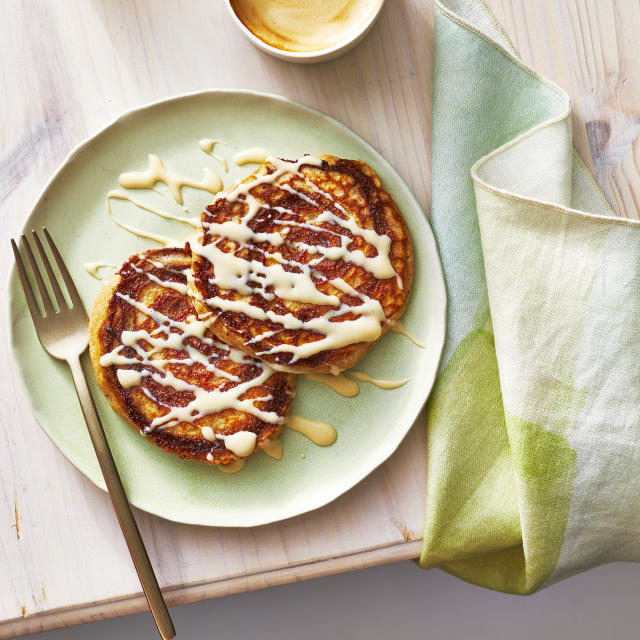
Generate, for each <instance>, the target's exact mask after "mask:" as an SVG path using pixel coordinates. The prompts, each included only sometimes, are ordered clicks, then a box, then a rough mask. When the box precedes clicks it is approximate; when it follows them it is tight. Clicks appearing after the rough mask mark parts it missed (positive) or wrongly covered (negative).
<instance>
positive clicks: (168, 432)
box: [89, 248, 295, 464]
mask: <svg viewBox="0 0 640 640" xmlns="http://www.w3.org/2000/svg"><path fill="white" fill-rule="evenodd" d="M190 267H191V253H190V251H187V250H185V249H177V248H175V249H174V248H171V249H155V250H152V251H147V252H145V253H142V254H139V255H134V256H132V257H131V258H129V260H128V261H127V262H125V263H124V265H123V266H122V268H121V269H120V271H119V272H118V273H117V274H115V275H114V277H113V278H112V280H111V281H110V282H109V283H108V284H106V285H105V286H103V288H102V290H101V292H100V294H99V295H98V298H97V300H96V302H95V306H94V308H93V311H92V314H91V319H90V323H89V347H90V353H91V362H92V364H93V368H94V371H95V374H96V378H97V380H98V384H99V385H100V388H101V389H102V391H103V393H104V394H105V395H106V397H107V398H108V399H109V402H110V403H111V405H112V406H113V408H114V409H115V410H116V412H117V413H119V414H120V415H121V416H122V417H123V418H124V419H125V420H127V421H128V422H129V423H130V424H131V425H132V426H134V427H135V428H136V429H138V430H139V431H140V432H141V433H142V434H143V435H144V436H145V437H146V438H148V439H149V440H151V441H152V442H153V443H155V444H156V445H158V446H159V447H162V449H164V450H165V451H170V452H172V453H176V454H177V455H179V456H180V457H181V458H193V459H197V460H202V461H205V462H210V463H216V464H217V463H223V464H224V463H228V462H231V461H233V460H237V459H239V458H242V457H246V456H247V455H251V453H252V452H253V450H255V451H257V450H258V449H259V448H260V447H261V446H262V445H263V444H264V443H265V442H266V441H267V440H269V439H273V438H275V437H277V436H278V434H279V433H280V431H281V429H282V427H283V422H284V416H285V415H286V414H287V412H288V410H289V406H290V404H291V400H292V397H293V388H294V385H295V376H293V375H291V374H286V373H282V372H276V371H274V370H273V369H271V368H270V367H268V366H266V365H264V364H263V363H261V362H259V361H258V360H255V359H253V358H250V357H248V356H247V355H246V354H244V353H242V352H241V351H238V350H237V349H233V348H230V347H228V346H227V345H225V344H222V343H221V342H220V341H219V340H217V339H216V338H215V336H214V335H213V334H212V333H211V332H210V331H209V329H208V328H207V326H206V324H207V323H206V321H204V322H203V321H201V320H198V318H197V314H196V310H195V308H194V307H193V303H192V301H191V299H190V298H189V297H188V295H187V294H186V283H187V272H188V271H189V270H190ZM136 332H137V333H136ZM234 434H236V435H235V436H234ZM253 434H255V435H253ZM205 436H208V437H205ZM231 436H233V437H231ZM254 442H255V449H253V446H252V445H253V443H254Z"/></svg>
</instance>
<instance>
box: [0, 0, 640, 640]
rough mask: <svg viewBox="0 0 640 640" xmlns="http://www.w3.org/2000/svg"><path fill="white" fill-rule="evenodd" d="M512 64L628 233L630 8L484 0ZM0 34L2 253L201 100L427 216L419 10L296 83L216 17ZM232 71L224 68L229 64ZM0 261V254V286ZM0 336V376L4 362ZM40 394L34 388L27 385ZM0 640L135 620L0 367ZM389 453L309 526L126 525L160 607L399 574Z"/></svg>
mask: <svg viewBox="0 0 640 640" xmlns="http://www.w3.org/2000/svg"><path fill="white" fill-rule="evenodd" d="M488 4H489V6H490V8H491V9H492V10H493V11H494V12H495V14H496V16H497V18H498V19H499V20H500V21H501V22H502V24H503V26H504V27H505V29H506V31H507V33H508V34H509V35H510V37H511V38H512V39H513V42H514V44H515V46H516V47H517V49H518V50H519V51H520V53H521V55H522V57H523V59H524V60H525V61H526V62H527V63H529V64H531V65H532V66H533V67H534V68H536V69H537V70H538V71H540V72H541V73H543V74H544V75H546V76H548V77H550V78H551V79H553V80H555V81H556V82H558V83H559V84H560V85H562V86H563V87H564V88H565V89H566V90H567V91H568V92H569V94H570V95H571V97H572V99H573V102H574V105H575V109H576V111H575V118H574V133H575V142H576V146H577V148H578V150H579V152H580V153H581V155H582V156H583V158H585V160H586V161H587V163H588V164H589V166H590V167H591V168H592V169H593V170H594V172H595V175H596V178H597V180H598V181H599V183H600V184H601V185H602V187H603V189H604V191H605V193H606V194H607V195H608V196H609V197H610V199H611V202H612V204H613V206H614V209H615V210H616V211H617V212H618V213H619V214H620V215H624V216H628V217H636V218H637V217H640V214H639V207H638V203H639V202H640V171H639V166H640V150H639V149H638V145H639V144H640V143H638V140H637V130H638V122H639V117H640V69H639V68H638V67H637V65H636V62H635V54H636V49H637V44H636V43H637V29H636V26H637V25H638V24H640V6H639V5H638V3H637V2H632V1H631V0H629V1H627V2H623V1H621V0H619V1H618V2H614V0H569V1H566V0H544V1H543V0H540V1H538V0H535V1H533V2H531V1H529V0H489V2H488ZM3 17H4V20H3V21H2V25H1V26H0V30H1V35H2V37H1V38H0V80H1V82H2V85H1V86H2V89H3V91H2V95H3V98H4V100H3V109H2V116H0V208H1V210H0V233H1V236H2V239H1V242H3V243H4V246H5V247H7V248H8V243H7V239H8V237H9V236H15V235H16V234H17V233H18V231H19V229H20V226H21V224H22V220H23V219H24V216H25V215H26V213H27V212H28V210H29V208H30V207H31V206H32V204H33V202H34V201H35V198H36V196H37V194H38V193H39V191H40V190H41V189H42V187H43V186H44V184H45V182H46V180H47V179H48V178H49V176H50V175H51V174H52V173H53V171H54V170H55V168H56V167H57V166H58V165H59V163H60V162H61V161H62V160H63V159H64V157H65V156H66V154H67V153H68V152H69V151H70V150H71V149H72V148H73V147H74V146H75V145H76V144H78V143H79V142H80V141H82V139H84V138H85V137H86V136H87V135H89V134H90V133H91V132H93V131H94V130H96V129H97V128H99V127H102V126H103V125H104V124H105V123H106V122H107V121H109V120H110V119H112V118H113V117H115V116H116V115H118V114H119V113H121V112H122V111H124V110H126V109H128V108H130V107H133V106H137V105H139V104H142V103H145V102H148V101H151V100H154V99H158V98H161V97H164V96H167V95H171V94H176V93H182V92H187V91H193V90H197V89H203V88H207V87H230V88H235V87H239V88H251V89H259V90H264V91H270V92H273V93H278V94H282V95H285V96H287V97H290V98H293V99H295V100H299V101H301V102H304V103H306V104H309V105H312V106H314V107H317V108H319V109H322V110H323V111H326V112H328V113H329V114H331V115H332V116H334V117H336V118H338V119H339V120H341V121H343V122H345V123H346V124H347V125H349V126H350V127H352V128H353V129H354V130H356V131H357V132H358V133H360V134H361V135H362V136H363V137H364V138H365V139H366V140H368V141H369V142H371V143H372V144H373V145H374V146H375V147H376V148H377V149H379V150H380V151H381V152H382V153H383V154H384V155H385V156H386V157H387V159H388V160H389V161H390V162H391V164H392V165H393V166H394V167H395V168H396V169H397V170H398V172H399V173H400V174H401V175H402V176H403V177H404V178H405V180H406V181H407V182H408V184H409V185H410V187H411V188H412V190H413V191H414V193H415V194H416V196H417V198H418V200H419V202H420V203H421V205H422V206H423V207H424V208H425V210H426V209H427V207H428V202H429V184H430V158H429V153H430V144H429V143H430V122H431V106H430V105H431V95H430V94H431V59H432V40H433V26H432V17H433V13H432V6H431V3H430V2H425V1H424V0H389V2H387V6H386V7H385V9H384V11H383V14H382V16H381V18H380V20H379V22H378V23H377V24H376V26H375V27H374V29H373V31H372V32H371V34H370V35H369V36H368V37H367V38H366V40H365V41H364V42H363V43H362V44H361V45H359V46H358V47H357V48H356V49H355V50H353V51H352V52H351V53H349V54H347V55H346V56H344V57H343V58H340V59H338V60H335V61H332V62H328V63H324V64H321V65H317V66H296V65H292V64H290V63H286V62H282V61H278V60H275V59H272V58H270V57H269V56H268V55H266V54H264V53H262V52H260V51H258V50H256V49H254V48H253V47H252V45H251V44H250V43H249V42H248V41H246V40H245V39H244V37H243V36H242V35H241V34H240V33H239V32H238V31H237V29H236V28H235V26H234V24H233V22H232V21H231V19H230V17H229V16H228V15H227V13H226V9H225V7H224V6H223V3H222V2H221V1H219V0H182V1H181V2H176V1H174V0H135V1H134V0H110V1H109V2H103V1H102V0H60V1H58V2H49V1H48V0H30V1H29V2H24V3H22V2H19V1H18V0H9V1H8V2H6V3H5V4H4V5H3ZM229 61H233V64H229ZM9 264H10V261H9V253H8V251H3V252H0V267H1V268H2V270H3V272H4V273H7V271H8V267H9ZM2 333H3V336H4V337H5V339H4V340H2V342H1V344H0V349H1V352H0V358H2V361H3V362H5V363H10V362H11V360H10V356H9V351H8V346H7V339H6V327H4V326H3V327H2ZM46 383H47V381H43V384H46ZM0 389H2V398H3V402H2V403H1V405H0V421H1V425H2V426H1V427H0V498H1V499H0V637H11V636H15V635H17V634H21V633H27V632H33V631H40V630H45V629H51V628H54V627H56V626H64V625H70V624H77V623H79V622H85V621H90V620H95V619H99V618H103V617H109V616H114V615H122V614H126V613H133V612H135V611H140V610H143V609H144V601H143V599H142V597H141V596H140V588H139V585H138V582H137V579H136V576H135V573H134V570H133V568H132V566H131V563H130V560H129V557H128V554H127V551H126V548H125V546H124V543H123V540H122V538H121V536H120V533H119V530H118V525H117V523H116V521H115V518H114V515H113V512H112V509H111V506H110V504H109V502H108V498H107V497H106V495H105V494H103V493H102V492H101V491H99V490H98V489H96V488H95V487H94V486H93V485H92V484H90V483H89V482H88V481H87V480H86V479H85V478H84V477H83V476H82V475H81V474H80V473H78V472H77V471H76V470H75V469H74V468H73V467H72V466H71V465H70V464H69V463H68V462H67V461H66V460H65V459H64V458H63V457H62V455H60V453H59V452H58V451H57V450H56V449H55V448H54V447H53V445H52V444H51V443H50V442H49V440H48V439H47V437H46V436H45V435H44V433H43V432H42V431H41V430H40V428H39V427H38V425H37V424H36V422H35V420H34V419H33V417H32V415H31V411H30V409H29V406H28V403H27V401H26V398H25V395H24V392H23V390H22V388H21V386H20V384H19V380H18V376H17V372H16V370H15V367H14V366H13V364H11V365H10V366H3V367H2V368H0ZM418 422H419V423H420V424H418V425H417V427H416V428H414V429H413V430H412V431H411V433H410V435H409V436H408V437H407V439H406V440H405V442H404V443H403V445H402V446H401V448H400V450H399V451H398V453H397V454H395V455H394V456H393V458H392V459H391V460H390V461H389V462H388V463H387V464H385V465H383V467H382V468H380V469H379V470H378V471H376V472H375V473H374V474H372V475H371V476H370V477H369V478H367V479H366V480H365V481H364V482H362V483H361V484H360V485H358V486H357V487H356V488H355V489H354V490H353V491H351V492H350V493H349V494H347V495H346V496H344V497H342V498H340V499H339V500H337V501H336V502H335V503H333V504H332V505H329V506H327V507H325V508H323V509H320V510H319V511H316V512H314V513H311V514H308V515H305V516H301V517H298V518H295V519H293V520H290V521H287V522H283V523H280V524H275V525H269V526H266V527H259V528H256V529H252V530H238V529H229V530H223V529H214V528H204V527H192V526H186V525H181V524H176V523H171V522H167V521H164V520H160V519H158V518H155V517H153V516H149V515H147V514H144V513H140V512H138V518H139V523H140V528H141V530H142V534H143V537H144V539H145V541H146V542H147V545H148V549H149V552H150V555H151V558H152V561H153V563H154V566H155V567H156V568H157V572H158V576H159V580H160V583H161V585H162V586H163V587H165V588H166V590H167V593H168V600H169V603H170V604H178V603H184V602H191V601H194V600H200V599H204V598H209V597H214V596H221V595H225V594H228V593H235V592H239V591H245V590H248V589H258V588H263V587H267V586H271V585H274V584H281V583H284V582H290V581H294V580H303V579H307V578H311V577H317V576H320V575H326V574H328V573H335V572H338V571H346V570H349V569H354V568H359V567H364V566H369V565H372V564H379V563H382V562H390V561H395V560H400V559H403V558H410V557H415V556H416V555H417V554H418V552H419V546H420V542H419V540H420V537H421V532H422V523H423V513H424V507H423V500H424V459H425V457H424V428H423V426H422V419H421V420H419V421H418Z"/></svg>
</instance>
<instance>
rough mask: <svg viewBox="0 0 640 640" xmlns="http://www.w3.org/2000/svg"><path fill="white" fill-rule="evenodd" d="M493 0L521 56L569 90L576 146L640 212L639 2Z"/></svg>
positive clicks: (619, 205)
mask: <svg viewBox="0 0 640 640" xmlns="http://www.w3.org/2000/svg"><path fill="white" fill-rule="evenodd" d="M487 4H488V5H489V7H490V8H491V10H492V11H493V13H494V15H495V16H496V18H497V19H498V20H499V21H500V23H501V24H502V26H503V27H504V28H505V30H506V31H507V33H508V34H509V37H510V38H511V40H512V42H513V44H514V45H515V47H516V49H517V50H518V52H519V54H520V56H521V58H522V59H523V60H524V61H525V62H526V63H527V64H529V65H531V66H532V67H533V68H534V69H535V70H536V71H538V72H539V73H541V74H542V75H544V76H546V77H548V78H550V79H552V80H553V81H554V82H556V83H558V84H559V85H560V86H561V87H562V88H563V89H565V91H567V92H568V93H569V96H570V97H571V101H572V107H573V136H574V144H575V146H576V149H577V150H578V153H579V154H580V156H581V157H582V159H583V160H584V161H585V162H586V164H587V166H588V167H589V169H590V170H591V171H592V173H593V175H594V177H595V178H596V180H597V182H598V184H599V185H600V186H601V187H602V190H603V191H604V193H605V195H606V196H607V199H608V200H609V202H610V203H611V206H612V207H613V210H614V211H615V212H616V213H617V214H618V215H620V216H623V217H626V218H636V219H637V218H640V138H639V136H638V134H639V133H640V67H639V66H638V64H637V54H638V33H637V29H638V26H639V25H640V2H637V1H634V0H618V2H615V1H613V0H604V1H600V0H570V1H569V2H567V1H566V0H535V1H534V2H530V1H529V0H488V2H487ZM545 34H547V35H546V36H545Z"/></svg>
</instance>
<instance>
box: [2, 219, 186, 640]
mask: <svg viewBox="0 0 640 640" xmlns="http://www.w3.org/2000/svg"><path fill="white" fill-rule="evenodd" d="M42 231H43V232H44V235H45V237H46V239H47V243H48V244H49V248H50V250H51V255H52V256H53V258H54V260H55V262H56V265H57V266H58V270H59V271H60V275H61V276H62V280H63V281H64V284H65V286H66V289H67V293H68V294H69V298H70V299H71V306H68V305H67V302H66V300H65V298H64V295H63V293H62V290H61V288H60V284H59V283H58V280H57V278H56V276H55V275H54V272H53V269H52V267H51V263H50V262H49V258H48V257H47V254H46V252H45V250H44V247H43V245H42V242H41V241H40V238H39V237H38V234H37V233H36V232H35V230H32V231H31V233H32V234H33V240H34V242H35V245H36V247H37V248H38V253H39V254H40V258H41V260H42V264H43V265H44V269H45V271H46V274H47V277H48V280H49V284H50V286H51V289H52V291H53V293H54V296H55V299H56V302H57V305H58V309H59V310H58V311H56V310H55V309H54V307H53V303H52V301H51V297H50V296H49V293H48V291H47V288H46V286H45V283H44V280H43V277H42V274H41V272H40V270H39V268H38V264H37V262H36V260H35V257H34V255H33V251H32V250H31V247H30V246H29V242H28V240H27V238H26V237H25V235H24V234H23V235H22V242H23V244H24V248H25V251H26V254H27V257H28V259H29V263H30V264H31V269H32V271H33V276H34V278H35V281H36V284H37V286H38V290H39V291H40V297H41V299H42V305H43V307H44V314H41V313H40V310H39V309H38V303H37V301H36V297H35V295H34V292H33V290H32V289H31V285H30V284H29V280H28V278H27V272H26V270H25V268H24V263H23V262H22V258H21V257H20V253H19V252H18V247H17V246H16V243H15V242H14V241H13V239H12V240H11V247H12V248H13V253H14V255H15V258H16V264H17V267H18V275H19V276H20V282H21V284H22V288H23V290H24V295H25V298H26V299H27V304H28V306H29V311H30V312H31V317H32V318H33V324H34V325H35V327H36V334H37V335H38V339H39V340H40V344H41V345H42V346H43V347H44V349H45V351H47V353H49V354H50V355H52V356H53V357H54V358H57V359H58V360H65V361H66V362H67V364H68V365H69V368H70V369H71V375H72V376H73V383H74V384H75V387H76V392H77V394H78V399H79V400H80V406H81V407H82V413H83V414H84V419H85V421H86V423H87V427H88V428H89V435H90V436H91V442H92V443H93V448H94V449H95V451H96V455H97V457H98V462H99V463H100V468H101V469H102V475H103V476H104V480H105V483H106V485H107V489H108V491H109V496H110V497H111V502H112V503H113V507H114V509H115V511H116V515H117V516H118V521H119V522H120V527H121V528H122V533H123V534H124V538H125V540H126V541H127V546H128V547H129V553H130V554H131V558H132V559H133V564H134V566H135V568H136V571H137V572H138V578H140V584H141V585H142V589H143V591H144V595H145V596H146V598H147V602H148V603H149V608H150V609H151V614H152V615H153V618H154V620H155V622H156V625H157V627H158V631H159V632H160V635H161V636H162V637H163V638H165V640H169V639H170V638H173V637H175V634H176V633H175V630H174V628H173V623H172V622H171V616H170V615H169V611H168V609H167V605H166V604H165V601H164V598H163V597H162V592H161V591H160V587H159V586H158V581H157V580H156V576H155V574H154V572H153V567H152V566H151V562H149V556H148V555H147V550H146V549H145V547H144V543H143V542H142V538H141V537H140V531H139V530H138V526H137V525H136V521H135V519H134V517H133V513H131V507H130V506H129V501H128V500H127V496H126V494H125V492H124V488H123V486H122V482H121V480H120V476H119V475H118V470H117V469H116V465H115V462H114V461H113V456H112V455H111V450H110V449H109V443H108V442H107V438H106V437H105V434H104V430H103V428H102V424H101V423H100V418H99V417H98V413H97V411H96V407H95V405H94V404H93V398H92V397H91V393H90V392H89V387H88V386H87V380H86V378H85V375H84V371H83V369H82V365H81V364H80V354H82V353H83V352H84V351H85V350H86V348H87V346H88V344H89V337H88V332H87V324H88V319H87V313H86V311H85V310H84V306H83V305H82V300H80V296H79V295H78V290H77V289H76V286H75V285H74V284H73V280H72V279H71V276H70V275H69V272H68V271H67V268H66V266H65V264H64V262H63V260H62V257H61V256H60V253H59V252H58V249H57V248H56V245H55V244H54V243H53V240H52V239H51V236H50V235H49V232H48V231H47V230H46V228H44V227H43V228H42Z"/></svg>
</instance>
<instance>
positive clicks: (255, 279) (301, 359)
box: [190, 156, 413, 373]
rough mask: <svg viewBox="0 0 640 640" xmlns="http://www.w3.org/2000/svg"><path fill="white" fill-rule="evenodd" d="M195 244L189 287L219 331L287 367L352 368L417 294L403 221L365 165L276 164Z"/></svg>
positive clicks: (245, 187) (221, 202)
mask: <svg viewBox="0 0 640 640" xmlns="http://www.w3.org/2000/svg"><path fill="white" fill-rule="evenodd" d="M191 248H192V250H193V258H194V259H193V281H192V282H191V283H190V287H191V291H192V293H193V295H194V298H195V299H196V307H197V308H198V311H199V312H200V313H201V314H205V315H206V314H208V313H213V314H214V317H215V320H214V321H213V323H212V324H211V330H212V331H213V333H214V334H215V335H216V336H217V337H218V338H220V339H221V340H223V341H224V342H226V343H227V344H230V345H233V346H235V347H237V348H239V349H242V350H243V351H245V352H246V353H248V354H250V355H252V356H255V357H258V358H260V359H261V360H264V361H266V362H268V363H269V364H271V365H272V366H274V367H276V368H279V369H282V370H288V371H294V372H311V371H313V372H316V373H338V372H340V371H343V370H345V369H348V368H349V367H351V366H353V365H354V364H355V363H356V362H358V360H360V359H361V358H362V356H363V355H364V354H365V352H366V351H367V350H368V349H369V348H370V347H371V346H372V345H373V344H374V343H375V341H376V340H377V339H378V338H380V336H381V335H383V334H384V332H385V331H386V330H387V329H388V328H389V326H390V324H391V323H392V322H393V321H394V320H396V319H398V318H399V317H400V316H401V315H402V313H403V311H404V309H405V307H406V304H407V301H408V299H409V294H410V291H411V283H412V278H413V247H412V244H411V238H410V236H409V232H408V230H407V227H406V225H405V223H404V220H403V218H402V215H401V214H400V212H399V211H398V208H397V207H396V205H395V203H394V202H393V200H392V199H391V197H390V196H389V194H388V193H386V192H385V191H384V190H383V189H382V186H381V183H380V179H379V178H378V176H377V175H376V173H375V172H374V171H373V169H371V167H369V166H368V165H366V164H365V163H364V162H359V161H356V160H344V159H340V158H335V157H332V156H322V157H321V158H311V157H310V156H305V157H304V158H302V159H300V160H298V161H297V162H291V161H284V160H279V159H275V158H269V159H268V160H267V161H266V162H265V163H264V164H263V165H262V166H261V167H260V168H259V169H258V170H257V171H255V172H254V173H253V174H251V175H250V176H249V177H248V178H246V179H245V180H244V181H243V182H242V183H240V184H239V185H234V186H233V187H232V188H230V189H227V190H226V191H225V192H222V193H220V194H218V195H217V196H216V198H215V200H214V201H213V203H212V204H211V205H209V206H208V207H207V208H206V209H205V211H204V212H203V214H202V236H201V238H200V241H199V242H198V243H194V244H192V246H191Z"/></svg>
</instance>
